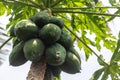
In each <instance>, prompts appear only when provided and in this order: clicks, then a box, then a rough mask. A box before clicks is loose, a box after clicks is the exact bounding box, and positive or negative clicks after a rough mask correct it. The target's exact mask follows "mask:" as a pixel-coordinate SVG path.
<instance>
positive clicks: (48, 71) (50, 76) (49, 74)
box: [44, 68, 54, 80]
mask: <svg viewBox="0 0 120 80" xmlns="http://www.w3.org/2000/svg"><path fill="white" fill-rule="evenodd" d="M44 80H54V76H53V73H52V71H51V69H50V68H47V69H46V70H45V75H44Z"/></svg>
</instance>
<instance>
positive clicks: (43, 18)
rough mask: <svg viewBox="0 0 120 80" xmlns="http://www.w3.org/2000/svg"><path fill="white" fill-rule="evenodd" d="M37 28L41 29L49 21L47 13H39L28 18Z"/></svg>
mask: <svg viewBox="0 0 120 80" xmlns="http://www.w3.org/2000/svg"><path fill="white" fill-rule="evenodd" d="M30 20H31V21H33V22H34V23H35V24H36V25H37V26H38V27H39V28H42V27H43V26H44V25H45V24H47V23H48V21H49V16H48V14H47V13H45V12H43V11H41V12H38V13H36V14H35V15H34V16H32V17H31V18H30Z"/></svg>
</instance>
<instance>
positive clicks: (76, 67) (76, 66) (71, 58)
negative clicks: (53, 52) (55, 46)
mask: <svg viewBox="0 0 120 80" xmlns="http://www.w3.org/2000/svg"><path fill="white" fill-rule="evenodd" d="M66 54H67V55H66V59H65V62H64V63H63V64H62V65H60V68H61V70H62V71H64V72H66V73H69V74H75V73H78V72H80V66H81V65H80V61H79V59H78V57H76V55H74V54H73V53H72V52H69V51H67V53H66Z"/></svg>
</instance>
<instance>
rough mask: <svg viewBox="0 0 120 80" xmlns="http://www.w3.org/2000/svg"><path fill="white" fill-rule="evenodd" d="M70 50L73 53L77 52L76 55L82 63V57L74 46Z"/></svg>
mask: <svg viewBox="0 0 120 80" xmlns="http://www.w3.org/2000/svg"><path fill="white" fill-rule="evenodd" d="M69 51H70V52H72V53H73V54H75V55H76V57H78V59H79V61H80V63H81V59H80V56H79V53H78V52H77V51H76V50H75V48H74V46H71V47H70V49H69Z"/></svg>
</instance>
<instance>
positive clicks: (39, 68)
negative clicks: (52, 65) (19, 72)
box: [26, 60, 46, 80]
mask: <svg viewBox="0 0 120 80" xmlns="http://www.w3.org/2000/svg"><path fill="white" fill-rule="evenodd" d="M45 70H46V61H45V60H40V62H37V63H32V64H31V67H30V70H29V73H28V76H27V79H26V80H44V74H45Z"/></svg>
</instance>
